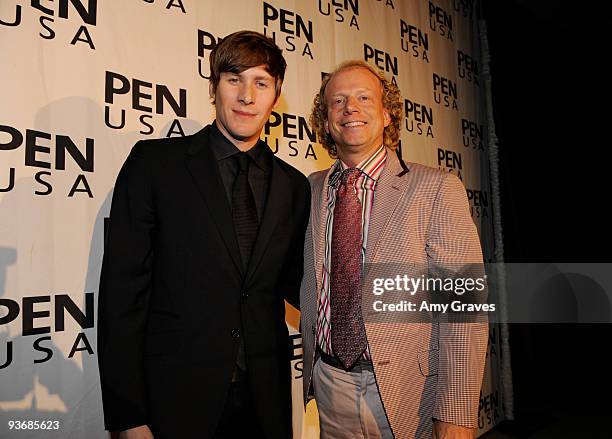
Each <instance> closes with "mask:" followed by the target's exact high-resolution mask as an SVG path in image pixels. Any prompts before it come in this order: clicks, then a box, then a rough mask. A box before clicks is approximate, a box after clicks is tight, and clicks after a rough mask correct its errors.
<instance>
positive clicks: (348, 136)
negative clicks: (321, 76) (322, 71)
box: [325, 67, 391, 166]
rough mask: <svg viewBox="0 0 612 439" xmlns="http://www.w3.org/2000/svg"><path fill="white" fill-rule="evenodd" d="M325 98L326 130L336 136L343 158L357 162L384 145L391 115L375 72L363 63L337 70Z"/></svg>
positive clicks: (352, 163) (339, 153)
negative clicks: (364, 66) (358, 65)
mask: <svg viewBox="0 0 612 439" xmlns="http://www.w3.org/2000/svg"><path fill="white" fill-rule="evenodd" d="M325 102H326V104H327V121H326V122H325V131H326V132H328V133H329V134H330V135H331V137H332V139H334V142H335V144H336V148H337V150H338V156H339V157H340V159H341V160H342V161H344V162H345V163H347V164H349V165H350V166H354V165H356V164H358V163H359V162H360V161H362V160H364V159H365V158H367V157H368V156H369V155H370V154H372V153H373V152H374V151H375V150H376V149H377V148H378V147H379V146H380V145H382V143H383V132H384V129H385V127H386V126H388V125H389V123H390V122H391V117H390V115H389V112H388V111H387V110H386V109H385V108H384V106H383V101H382V87H381V84H380V80H379V79H378V78H377V77H376V76H375V75H374V74H372V73H371V72H370V71H368V70H367V69H365V68H363V67H351V68H347V69H345V70H341V71H339V72H337V73H335V74H334V76H333V77H332V78H331V80H330V81H329V83H328V84H327V87H326V88H325Z"/></svg>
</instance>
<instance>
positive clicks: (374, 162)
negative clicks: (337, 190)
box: [329, 144, 387, 186]
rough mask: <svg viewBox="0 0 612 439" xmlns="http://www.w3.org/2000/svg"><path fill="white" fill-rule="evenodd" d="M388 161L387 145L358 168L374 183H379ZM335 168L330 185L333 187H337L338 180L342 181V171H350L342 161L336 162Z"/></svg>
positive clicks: (381, 147) (330, 178)
mask: <svg viewBox="0 0 612 439" xmlns="http://www.w3.org/2000/svg"><path fill="white" fill-rule="evenodd" d="M386 160H387V148H385V145H384V144H382V145H380V147H379V148H378V149H377V150H376V151H374V152H373V153H372V154H371V155H370V156H369V157H367V158H366V159H365V160H363V161H362V162H361V163H359V164H358V165H357V166H356V168H357V169H359V170H360V171H361V172H362V173H364V174H365V175H366V177H367V178H369V179H371V180H374V181H378V179H379V178H380V174H381V173H382V170H383V167H384V164H385V161H386ZM333 166H334V169H333V170H332V173H331V175H330V176H329V184H330V185H331V186H336V184H337V183H338V180H339V179H340V175H341V174H342V171H344V170H345V169H348V166H347V165H346V164H345V163H344V162H343V161H342V160H340V159H338V160H336V163H335V164H334V165H333Z"/></svg>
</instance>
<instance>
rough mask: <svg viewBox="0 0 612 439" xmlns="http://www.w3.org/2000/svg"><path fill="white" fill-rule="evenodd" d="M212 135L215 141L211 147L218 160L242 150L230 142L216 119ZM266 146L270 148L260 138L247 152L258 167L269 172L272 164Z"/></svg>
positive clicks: (211, 131)
mask: <svg viewBox="0 0 612 439" xmlns="http://www.w3.org/2000/svg"><path fill="white" fill-rule="evenodd" d="M210 135H211V137H212V140H213V142H211V145H212V146H211V149H212V152H213V155H214V156H215V159H217V161H221V160H224V159H226V158H228V157H231V156H233V155H235V154H238V153H239V152H240V150H239V149H238V148H237V147H236V145H234V144H233V143H232V142H230V141H229V139H228V138H227V137H225V136H224V135H223V133H222V132H221V131H220V130H219V127H217V121H216V120H215V121H214V122H213V123H212V124H211V130H210ZM266 148H268V145H266V144H265V142H263V141H261V140H259V141H258V142H257V143H256V144H255V145H254V146H253V147H252V148H251V149H249V150H248V151H247V152H246V154H248V155H249V157H250V158H251V159H252V160H253V163H255V164H256V165H257V167H259V168H261V169H262V170H263V171H264V172H266V173H267V172H269V171H270V168H271V165H270V161H269V160H268V154H266Z"/></svg>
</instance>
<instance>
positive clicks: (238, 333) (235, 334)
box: [232, 329, 240, 338]
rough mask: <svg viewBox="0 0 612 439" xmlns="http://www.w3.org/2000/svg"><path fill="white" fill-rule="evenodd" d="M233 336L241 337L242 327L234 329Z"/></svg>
mask: <svg viewBox="0 0 612 439" xmlns="http://www.w3.org/2000/svg"><path fill="white" fill-rule="evenodd" d="M232 338H240V329H232Z"/></svg>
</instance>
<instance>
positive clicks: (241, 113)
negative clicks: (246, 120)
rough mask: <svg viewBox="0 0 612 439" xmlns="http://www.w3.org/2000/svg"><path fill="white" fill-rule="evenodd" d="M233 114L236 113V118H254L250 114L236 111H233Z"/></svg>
mask: <svg viewBox="0 0 612 439" xmlns="http://www.w3.org/2000/svg"><path fill="white" fill-rule="evenodd" d="M234 113H236V114H237V115H238V116H245V117H253V116H255V115H254V114H252V113H245V112H244V111H238V110H234Z"/></svg>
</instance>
